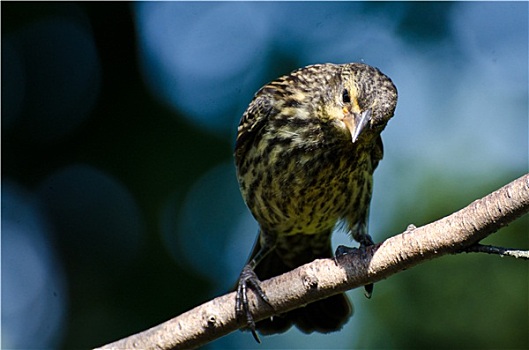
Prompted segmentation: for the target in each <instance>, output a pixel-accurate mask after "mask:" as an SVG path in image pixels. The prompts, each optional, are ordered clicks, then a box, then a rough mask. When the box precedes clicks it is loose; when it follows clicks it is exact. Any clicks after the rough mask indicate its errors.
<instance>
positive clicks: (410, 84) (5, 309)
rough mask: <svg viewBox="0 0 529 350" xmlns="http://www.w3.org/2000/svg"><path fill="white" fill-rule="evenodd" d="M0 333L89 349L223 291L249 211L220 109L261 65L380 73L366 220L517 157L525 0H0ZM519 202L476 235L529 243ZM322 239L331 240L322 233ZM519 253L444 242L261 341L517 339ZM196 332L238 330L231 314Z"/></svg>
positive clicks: (413, 216)
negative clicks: (326, 315) (443, 251)
mask: <svg viewBox="0 0 529 350" xmlns="http://www.w3.org/2000/svg"><path fill="white" fill-rule="evenodd" d="M1 6H2V240H1V243H2V248H1V249H2V250H1V252H2V257H1V263H2V287H1V288H2V289H1V292H2V348H20V349H25V348H35V347H38V348H64V349H67V348H68V349H69V348H88V347H94V346H98V345H102V344H104V343H108V342H110V341H114V340H117V339H119V338H121V337H124V336H127V335H130V334H133V333H136V332H138V331H141V330H144V329H146V328H149V327H151V326H154V325H156V324H159V323H161V322H163V321H165V320H167V319H169V318H172V317H174V316H176V315H178V314H180V313H181V312H184V311H187V310H188V309H190V308H192V307H194V306H196V305H199V304H201V303H202V302H204V301H207V300H208V299H211V298H213V297H215V296H217V295H221V294H224V293H226V292H227V291H228V290H229V289H230V288H231V287H232V286H233V285H234V283H235V281H236V279H237V276H238V274H239V272H240V270H241V268H242V266H243V264H244V262H245V260H246V258H247V256H248V254H249V252H250V249H251V246H252V244H253V242H254V239H255V235H256V233H257V225H256V223H255V222H254V221H253V219H252V217H251V216H250V214H249V212H248V210H247V209H246V207H245V206H244V203H243V202H242V199H241V197H240V194H239V190H238V187H237V182H236V178H235V171H234V165H233V159H232V150H233V145H234V140H235V134H236V127H237V124H238V121H239V118H240V116H241V115H242V113H243V112H244V110H245V108H246V106H247V105H248V103H249V102H250V100H251V98H252V96H253V94H254V92H255V91H256V90H257V89H258V88H259V87H260V86H262V85H263V84H265V83H266V82H268V81H270V80H272V79H274V78H276V77H278V76H279V75H282V74H286V73H288V72H290V71H291V70H293V69H296V68H298V67H301V66H305V65H308V64H313V63H325V62H333V63H344V62H365V63H367V64H370V65H373V66H376V67H378V68H380V69H381V70H382V71H383V72H384V73H385V74H387V75H388V76H390V77H391V78H392V79H393V81H394V83H395V84H396V86H397V88H398V91H399V102H398V106H397V110H396V113H395V117H394V118H393V119H392V120H391V121H390V123H389V125H388V127H387V128H386V130H385V131H384V133H383V139H384V146H385V157H384V160H383V161H382V162H381V163H380V166H379V168H378V170H377V172H376V174H375V187H374V197H373V202H372V207H371V219H370V232H371V235H372V236H373V237H374V238H375V240H376V241H381V240H383V239H384V238H386V237H389V236H391V235H393V234H396V233H399V232H402V231H403V230H404V229H405V228H406V226H407V225H408V224H410V223H413V224H415V225H417V226H419V225H422V224H425V223H428V222H430V221H433V220H435V219H438V218H440V217H443V216H445V215H448V214H450V213H451V212H453V211H455V210H457V209H460V208H461V207H463V206H465V205H466V204H468V203H470V202H471V201H473V200H474V199H476V198H479V197H481V196H483V195H485V194H487V193H489V192H491V191H492V190H495V189H497V188H498V187H500V186H501V185H503V184H505V183H507V182H509V181H511V180H513V179H515V178H516V177H518V176H520V175H522V174H523V173H525V172H527V169H528V115H529V113H528V4H527V3H526V2H516V3H510V2H486V3H480V2H442V3H421V2H392V3H387V2H365V3H364V2H336V3H335V2H310V3H308V2H291V3H290V2H289V3H279V2H255V3H254V2H229V3H226V2H138V3H124V2H120V3H103V2H100V3H11V2H9V3H6V2H2V4H1ZM527 223H528V220H527V218H523V219H521V220H518V221H517V222H515V223H514V224H512V225H511V226H509V227H508V228H506V229H503V230H502V231H500V232H499V233H498V234H496V235H493V236H492V237H490V238H489V239H487V240H486V242H487V243H491V244H499V245H503V246H511V247H518V248H526V249H527V248H529V241H528V240H529V239H528V237H527ZM333 244H334V245H338V244H347V245H350V244H351V242H350V240H349V238H348V237H347V236H346V235H345V234H344V233H342V232H337V233H336V234H335V235H334V237H333ZM528 272H529V271H528V264H527V263H526V262H524V261H516V260H514V259H507V258H505V259H499V258H497V257H492V256H481V255H475V254H474V255H469V254H464V255H459V256H451V257H445V258H442V259H439V260H435V261H432V262H429V263H426V264H422V265H421V266H419V267H416V268H414V269H412V270H409V271H405V272H403V273H400V274H398V275H396V276H394V277H392V278H390V279H388V280H386V281H382V282H380V283H378V284H377V286H376V288H375V294H374V297H373V298H372V300H366V299H365V298H364V297H363V296H362V291H361V290H353V291H350V292H348V294H349V296H350V297H351V299H352V300H353V302H354V304H355V316H354V317H353V318H352V319H351V321H350V322H349V323H348V324H347V325H346V326H345V328H344V330H343V331H341V332H337V333H332V334H329V335H320V334H312V335H305V334H302V333H300V332H299V331H297V330H295V329H293V330H290V331H289V332H287V333H285V334H283V335H279V336H270V337H264V338H263V345H261V348H322V349H323V348H395V347H400V348H409V347H429V348H431V347H449V348H454V347H457V348H464V347H475V348H528V347H529V338H528V333H527V330H528V329H529V307H528V295H529V291H528V285H529V280H528ZM208 347H209V348H210V349H222V348H256V347H257V344H255V343H254V341H253V339H252V337H251V335H249V334H248V333H242V332H235V333H233V334H230V335H228V336H226V337H223V338H222V339H219V340H217V341H215V342H213V343H211V344H210V345H209V346H208Z"/></svg>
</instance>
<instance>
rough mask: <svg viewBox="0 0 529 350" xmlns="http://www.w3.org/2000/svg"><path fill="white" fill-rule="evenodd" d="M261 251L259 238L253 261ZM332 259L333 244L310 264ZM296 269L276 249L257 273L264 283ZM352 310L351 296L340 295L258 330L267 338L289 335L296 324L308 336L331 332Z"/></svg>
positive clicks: (269, 321) (259, 326)
mask: <svg viewBox="0 0 529 350" xmlns="http://www.w3.org/2000/svg"><path fill="white" fill-rule="evenodd" d="M260 249H261V247H260V244H259V239H257V242H256V244H255V247H254V249H253V252H252V255H251V256H250V260H251V259H252V258H253V256H254V255H255V254H257V252H258V251H259V250H260ZM331 257H332V251H331V247H330V245H329V248H328V250H327V251H326V252H324V253H322V254H321V255H319V256H312V257H311V258H310V259H308V261H306V263H308V262H310V261H312V260H314V259H321V258H331ZM301 265H302V264H300V265H299V266H301ZM295 267H297V266H294V267H292V266H287V265H286V264H285V263H284V262H283V260H282V259H281V257H280V256H279V255H278V254H277V252H276V250H272V251H271V252H270V253H268V255H266V256H265V257H264V258H263V260H261V261H260V262H259V263H258V264H257V266H256V267H255V269H254V271H255V273H256V274H257V277H258V278H259V279H260V280H261V281H264V280H266V279H269V278H271V277H275V276H278V275H280V274H283V273H285V272H288V271H291V270H292V269H293V268H295ZM352 311H353V308H352V305H351V303H350V302H349V300H348V298H347V296H346V295H345V294H337V295H333V296H331V297H329V298H326V299H323V300H319V301H316V302H314V303H311V304H307V305H306V306H304V307H301V308H298V309H295V310H292V311H289V312H287V313H285V314H281V315H276V316H274V317H273V318H271V319H265V320H262V321H259V322H257V323H256V329H257V330H258V331H259V332H260V333H261V334H264V335H267V334H275V333H282V332H285V331H287V330H288V329H289V328H290V327H291V326H292V325H296V326H297V328H299V329H300V330H301V331H302V332H304V333H312V332H320V333H329V332H333V331H337V330H340V329H341V328H342V327H343V325H344V324H345V323H346V322H347V320H348V319H349V317H350V316H351V315H352Z"/></svg>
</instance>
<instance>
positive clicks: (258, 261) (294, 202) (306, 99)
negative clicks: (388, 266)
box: [235, 63, 397, 342]
mask: <svg viewBox="0 0 529 350" xmlns="http://www.w3.org/2000/svg"><path fill="white" fill-rule="evenodd" d="M396 104H397V89H396V87H395V85H394V84H393V82H392V81H391V79H390V78H388V77H387V76H386V75H384V74H383V73H381V72H380V71H379V70H378V69H377V68H373V67H371V66H368V65H366V64H362V63H348V64H331V63H327V64H316V65H311V66H307V67H305V68H301V69H298V70H295V71H293V72H292V73H290V74H288V75H285V76H282V77H280V78H278V79H277V80H274V81H272V82H270V83H268V84H267V85H265V86H263V87H262V88H261V89H260V90H259V91H257V93H256V94H255V96H254V98H253V100H252V101H251V103H250V105H249V106H248V109H247V110H246V112H245V113H244V114H243V116H242V118H241V121H240V124H239V127H238V133H237V140H236V145H235V164H236V168H237V178H238V181H239V186H240V190H241V193H242V196H243V198H244V200H245V202H246V205H247V206H248V208H249V209H250V211H251V213H252V215H253V216H254V218H255V219H256V220H257V222H258V224H259V235H258V238H257V241H256V243H255V246H254V249H253V252H252V254H251V256H250V258H249V261H248V263H247V264H246V266H245V267H244V268H243V270H242V272H241V275H240V277H239V281H238V285H237V293H236V295H237V298H236V314H237V317H239V318H245V320H246V323H247V328H249V329H250V330H251V331H252V333H253V335H254V337H255V338H256V340H257V341H258V342H259V338H258V336H257V334H256V329H257V330H258V331H259V332H260V333H261V334H273V333H281V332H284V331H286V330H287V329H289V328H290V327H291V326H292V325H293V324H294V325H296V326H297V327H298V328H299V329H300V330H301V331H303V332H305V333H311V332H314V331H316V332H322V333H328V332H332V331H336V330H339V329H341V328H342V326H343V325H344V324H345V322H347V320H348V319H349V317H350V316H351V314H352V306H351V304H350V303H349V301H348V300H347V297H346V296H345V294H338V295H334V296H332V297H329V298H327V299H323V300H320V301H317V302H314V303H312V304H308V305H306V306H304V307H301V308H299V309H296V310H292V311H290V312H288V313H285V314H283V315H279V316H274V317H273V318H271V319H265V320H262V321H259V322H257V323H256V322H254V320H253V317H252V315H251V313H250V310H249V305H248V300H247V290H248V289H252V290H253V291H254V292H255V293H257V295H258V296H259V297H260V298H262V299H263V300H264V301H265V302H268V298H267V296H266V294H265V293H264V292H263V290H262V289H261V287H260V281H261V280H264V279H268V278H271V277H274V276H278V275H280V274H282V273H285V272H288V271H290V270H293V269H294V268H296V267H298V266H301V265H303V264H306V263H309V262H311V261H313V260H314V259H320V258H331V257H332V256H333V254H332V248H331V233H332V231H333V229H334V227H335V226H336V224H337V223H338V222H343V223H344V227H345V228H346V229H347V230H348V232H349V233H350V234H351V236H352V237H353V239H354V240H356V241H357V242H359V243H360V246H361V247H366V246H369V245H372V244H373V240H372V239H371V237H370V236H369V234H368V232H367V224H368V216H369V206H370V201H371V192H372V187H373V177H372V175H373V171H374V170H375V168H376V167H377V165H378V163H379V161H380V160H381V159H382V154H383V149H382V139H381V137H380V133H381V132H382V130H383V129H384V128H385V126H386V124H387V122H388V121H389V120H390V118H391V117H393V114H394V111H395V107H396ZM366 291H367V293H368V294H369V293H370V292H371V291H372V285H370V286H366Z"/></svg>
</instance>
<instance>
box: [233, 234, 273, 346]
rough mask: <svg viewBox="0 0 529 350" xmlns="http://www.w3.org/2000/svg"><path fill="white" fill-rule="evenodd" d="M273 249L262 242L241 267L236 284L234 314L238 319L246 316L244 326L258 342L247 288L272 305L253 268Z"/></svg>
mask: <svg viewBox="0 0 529 350" xmlns="http://www.w3.org/2000/svg"><path fill="white" fill-rule="evenodd" d="M273 249H274V246H273V245H266V244H264V245H263V246H262V247H261V249H259V251H258V252H257V254H256V255H255V256H254V257H253V259H251V260H250V261H249V262H248V264H246V265H245V266H244V267H243V269H242V271H241V274H240V276H239V283H238V284H237V295H236V297H235V314H236V316H237V318H238V319H241V318H242V317H245V318H246V326H247V327H248V328H249V329H250V330H251V331H252V335H253V337H254V338H255V340H256V341H257V342H258V343H260V342H261V340H260V339H259V336H258V335H257V332H256V331H255V321H254V319H253V316H252V313H251V312H250V306H249V304H248V294H247V290H248V288H249V289H252V290H253V291H254V292H255V293H256V294H257V295H258V296H259V297H260V298H261V299H262V300H263V301H264V302H265V303H267V304H268V305H269V306H270V307H272V305H271V304H270V300H268V297H267V296H266V294H265V292H264V291H263V289H262V288H261V281H260V280H259V278H258V277H257V275H256V274H255V271H254V268H255V267H256V266H257V264H258V263H259V262H260V261H261V260H263V258H264V257H265V256H266V255H267V254H268V253H270V252H271V251H272V250H273Z"/></svg>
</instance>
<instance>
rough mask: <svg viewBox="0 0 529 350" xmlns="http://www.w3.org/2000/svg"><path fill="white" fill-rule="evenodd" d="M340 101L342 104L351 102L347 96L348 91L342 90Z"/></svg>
mask: <svg viewBox="0 0 529 350" xmlns="http://www.w3.org/2000/svg"><path fill="white" fill-rule="evenodd" d="M342 101H343V102H344V103H349V102H351V96H349V91H347V89H343V92H342Z"/></svg>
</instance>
